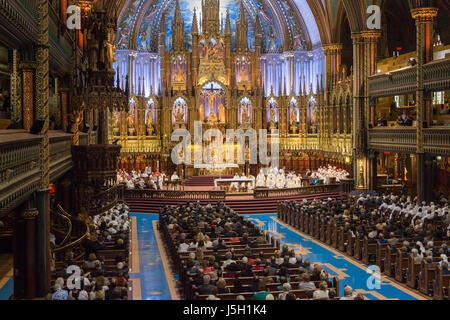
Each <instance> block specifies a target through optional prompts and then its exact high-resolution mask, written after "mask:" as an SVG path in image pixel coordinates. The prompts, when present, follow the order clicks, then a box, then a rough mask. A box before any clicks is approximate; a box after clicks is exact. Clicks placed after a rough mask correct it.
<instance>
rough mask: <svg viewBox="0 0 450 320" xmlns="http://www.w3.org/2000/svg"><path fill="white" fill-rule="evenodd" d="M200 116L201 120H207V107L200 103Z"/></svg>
mask: <svg viewBox="0 0 450 320" xmlns="http://www.w3.org/2000/svg"><path fill="white" fill-rule="evenodd" d="M198 118H199V120H200V121H205V108H204V107H203V104H200V107H198Z"/></svg>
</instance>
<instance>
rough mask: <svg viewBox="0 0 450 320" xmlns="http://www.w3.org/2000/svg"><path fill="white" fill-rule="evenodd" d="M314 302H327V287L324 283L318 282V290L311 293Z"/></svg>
mask: <svg viewBox="0 0 450 320" xmlns="http://www.w3.org/2000/svg"><path fill="white" fill-rule="evenodd" d="M313 299H314V300H328V299H329V296H328V286H327V283H326V282H325V281H322V282H320V285H319V289H318V290H316V291H314V293H313Z"/></svg>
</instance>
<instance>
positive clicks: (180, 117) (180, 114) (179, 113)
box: [175, 107, 184, 123]
mask: <svg viewBox="0 0 450 320" xmlns="http://www.w3.org/2000/svg"><path fill="white" fill-rule="evenodd" d="M175 122H177V123H181V122H182V123H184V114H183V112H182V111H181V107H178V109H177V112H176V114H175Z"/></svg>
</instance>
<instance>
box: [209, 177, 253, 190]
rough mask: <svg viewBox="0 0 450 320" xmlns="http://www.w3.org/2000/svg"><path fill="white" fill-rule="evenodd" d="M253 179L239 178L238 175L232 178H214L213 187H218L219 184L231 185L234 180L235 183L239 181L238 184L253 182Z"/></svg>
mask: <svg viewBox="0 0 450 320" xmlns="http://www.w3.org/2000/svg"><path fill="white" fill-rule="evenodd" d="M253 181H254V180H252V179H249V178H241V177H239V178H232V179H215V180H214V187H216V188H217V187H218V186H220V185H231V184H232V183H233V182H236V183H239V184H241V183H243V182H245V183H251V182H253Z"/></svg>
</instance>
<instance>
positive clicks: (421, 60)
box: [411, 8, 438, 201]
mask: <svg viewBox="0 0 450 320" xmlns="http://www.w3.org/2000/svg"><path fill="white" fill-rule="evenodd" d="M437 14H438V9H437V8H417V9H413V10H411V15H412V17H413V18H414V19H415V20H416V39H417V40H416V44H417V46H416V51H417V92H416V101H417V102H416V104H417V124H416V132H417V148H416V157H417V198H418V200H419V201H423V200H429V199H426V198H427V197H426V194H427V192H426V188H427V181H426V174H425V154H424V149H423V128H424V126H429V125H431V94H430V93H429V92H425V88H424V70H423V66H424V64H426V63H428V62H430V61H432V60H433V23H434V19H435V18H436V16H437Z"/></svg>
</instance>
